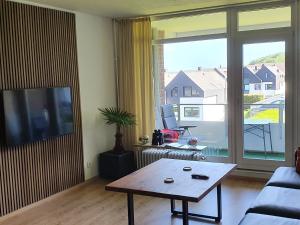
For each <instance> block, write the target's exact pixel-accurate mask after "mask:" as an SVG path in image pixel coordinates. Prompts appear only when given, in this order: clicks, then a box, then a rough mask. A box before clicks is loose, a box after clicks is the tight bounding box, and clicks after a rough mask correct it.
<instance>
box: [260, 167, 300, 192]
mask: <svg viewBox="0 0 300 225" xmlns="http://www.w3.org/2000/svg"><path fill="white" fill-rule="evenodd" d="M266 185H267V186H276V187H286V188H296V189H300V174H298V173H297V172H296V169H295V168H294V167H279V168H278V169H277V170H276V171H275V172H274V174H273V176H272V177H271V179H270V180H269V181H268V183H267V184H266Z"/></svg>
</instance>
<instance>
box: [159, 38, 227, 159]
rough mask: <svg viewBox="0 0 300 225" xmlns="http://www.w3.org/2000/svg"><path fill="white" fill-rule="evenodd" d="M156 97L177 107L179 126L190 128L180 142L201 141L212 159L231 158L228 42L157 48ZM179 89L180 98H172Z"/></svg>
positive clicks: (212, 41) (190, 43) (214, 40)
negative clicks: (229, 144)
mask: <svg viewBox="0 0 300 225" xmlns="http://www.w3.org/2000/svg"><path fill="white" fill-rule="evenodd" d="M154 51H155V53H156V54H155V62H156V63H155V64H156V66H155V69H156V74H157V75H158V76H159V77H157V79H155V82H160V83H159V85H158V84H156V86H157V87H159V88H157V89H156V91H157V92H156V96H157V101H158V100H159V102H160V105H164V104H172V105H173V106H176V110H175V107H174V110H175V112H176V113H175V115H176V118H177V123H178V125H181V126H196V127H195V128H190V132H191V135H189V134H185V136H181V137H180V138H179V140H178V142H180V143H182V144H183V143H188V142H187V141H188V140H189V139H190V138H191V137H197V139H198V140H199V143H200V144H201V145H205V146H207V150H206V152H205V154H206V155H208V156H222V157H224V156H229V152H228V122H227V39H225V38H224V39H212V40H202V41H190V42H180V43H172V44H163V45H155V46H154ZM175 87H177V88H178V95H177V96H176V97H174V96H172V90H173V89H174V88H175Z"/></svg>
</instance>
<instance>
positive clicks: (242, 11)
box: [152, 2, 300, 170]
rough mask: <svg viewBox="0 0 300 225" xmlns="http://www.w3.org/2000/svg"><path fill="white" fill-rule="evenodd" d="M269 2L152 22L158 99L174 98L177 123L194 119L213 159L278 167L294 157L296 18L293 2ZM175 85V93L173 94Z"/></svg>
mask: <svg viewBox="0 0 300 225" xmlns="http://www.w3.org/2000/svg"><path fill="white" fill-rule="evenodd" d="M269 6H270V5H269V4H258V5H252V6H251V7H249V8H247V7H245V8H244V7H238V8H235V9H234V10H231V9H228V10H227V11H220V12H217V11H214V12H212V13H207V12H206V13H205V14H200V13H199V14H196V13H193V14H191V15H190V16H188V15H187V13H185V14H183V15H179V16H178V17H175V16H174V15H172V16H170V17H168V18H165V19H161V20H157V21H153V23H152V26H153V49H154V61H155V66H154V72H155V76H156V77H155V81H156V83H155V87H156V102H157V106H161V105H164V104H173V105H174V106H175V107H176V118H177V119H178V124H179V125H193V126H196V128H191V133H192V135H191V136H193V137H197V138H198V140H201V144H202V145H205V146H207V149H206V154H207V155H208V156H212V157H215V158H213V159H212V160H217V161H226V162H228V161H231V162H235V163H238V164H239V166H240V168H245V169H261V170H269V169H270V168H273V169H274V168H275V167H276V166H278V165H284V164H281V163H282V162H284V163H286V164H288V163H290V162H291V160H290V159H291V158H292V153H291V150H290V152H289V155H287V154H286V153H287V152H286V149H292V147H288V146H291V145H292V140H291V139H292V138H291V137H294V136H295V135H292V130H293V129H292V128H293V126H294V124H292V123H291V121H293V120H292V119H293V117H292V116H291V115H293V114H295V112H294V111H292V110H294V109H292V108H293V107H291V106H290V108H289V106H288V103H290V104H291V103H292V102H295V101H294V99H292V98H293V96H296V94H295V90H291V89H288V91H287V89H286V88H288V87H289V88H291V87H294V85H295V86H297V85H298V84H296V83H295V82H294V80H293V79H294V77H295V74H296V73H294V71H293V70H294V68H295V67H296V66H295V65H296V64H295V61H294V60H295V58H294V55H293V53H294V52H293V51H294V50H295V49H297V46H294V40H293V33H295V23H296V21H293V17H292V14H293V13H294V11H293V10H292V7H291V5H288V3H286V2H283V3H278V4H276V6H275V5H273V7H269ZM268 7H269V8H268ZM299 7H300V6H299ZM299 11H300V9H299ZM299 36H300V32H299ZM293 82H294V83H293ZM175 85H176V87H177V88H178V92H177V95H176V98H170V96H169V95H168V94H167V93H170V90H172V89H173V88H174V87H175ZM173 90H174V89H173ZM172 93H173V92H172ZM288 94H289V95H288ZM172 96H174V94H172ZM294 108H295V107H294ZM296 108H297V107H296ZM298 108H299V107H298ZM287 115H290V116H289V117H288V116H287ZM288 133H289V134H290V135H286V134H288ZM180 138H181V137H180ZM184 138H185V139H186V140H188V139H189V138H190V137H184ZM288 139H289V140H288ZM180 141H182V140H180ZM230 151H234V154H231V152H230ZM232 153H233V152H232ZM233 155H234V156H235V157H232V156H233ZM216 158H217V159H216ZM210 160H211V159H210ZM251 160H252V161H251ZM260 160H261V161H262V162H260ZM254 164H255V166H256V167H255V166H254Z"/></svg>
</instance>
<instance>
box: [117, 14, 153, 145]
mask: <svg viewBox="0 0 300 225" xmlns="http://www.w3.org/2000/svg"><path fill="white" fill-rule="evenodd" d="M115 25H116V55H117V62H116V64H117V67H116V69H117V96H118V106H119V107H120V108H121V109H124V110H126V111H128V112H131V113H133V114H134V115H136V121H137V125H136V126H134V127H131V128H126V129H124V130H123V134H124V138H123V141H124V146H125V147H126V148H129V149H130V148H131V147H132V145H133V144H135V143H137V142H138V139H139V137H141V136H143V135H149V136H151V134H152V132H153V129H154V124H155V118H154V93H153V76H152V34H151V21H150V19H149V18H143V19H134V20H132V19H124V20H117V21H115Z"/></svg>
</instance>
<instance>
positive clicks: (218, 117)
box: [174, 103, 285, 155]
mask: <svg viewBox="0 0 300 225" xmlns="http://www.w3.org/2000/svg"><path fill="white" fill-rule="evenodd" d="M243 107H244V125H243V129H244V149H245V154H246V153H247V154H250V153H253V154H254V153H255V154H258V153H274V154H275V153H276V154H278V153H280V154H284V151H285V150H284V143H285V135H284V134H285V105H284V104H255V103H254V104H244V105H243ZM174 111H175V115H176V117H177V120H178V123H179V124H180V125H196V126H197V127H196V128H192V129H191V130H190V131H191V133H192V136H193V137H197V138H198V140H199V142H200V143H203V144H205V145H207V146H208V149H211V150H213V151H219V153H218V154H223V155H224V154H225V153H226V151H228V105H227V104H178V105H174ZM257 124H259V126H260V127H262V126H264V129H266V130H265V131H266V132H265V133H264V134H263V131H262V130H261V129H259V127H255V126H256V125H257ZM251 126H252V127H251ZM267 126H268V127H267ZM249 127H250V128H251V132H248V131H249ZM256 128H257V129H256ZM267 129H269V130H267ZM246 131H247V132H246ZM267 131H269V132H270V134H269V133H268V132H267ZM262 135H265V136H264V139H262V138H260V137H259V136H262ZM270 137H271V138H270ZM184 138H186V139H188V138H189V137H184ZM270 146H272V147H270ZM220 152H221V153H220Z"/></svg>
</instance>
